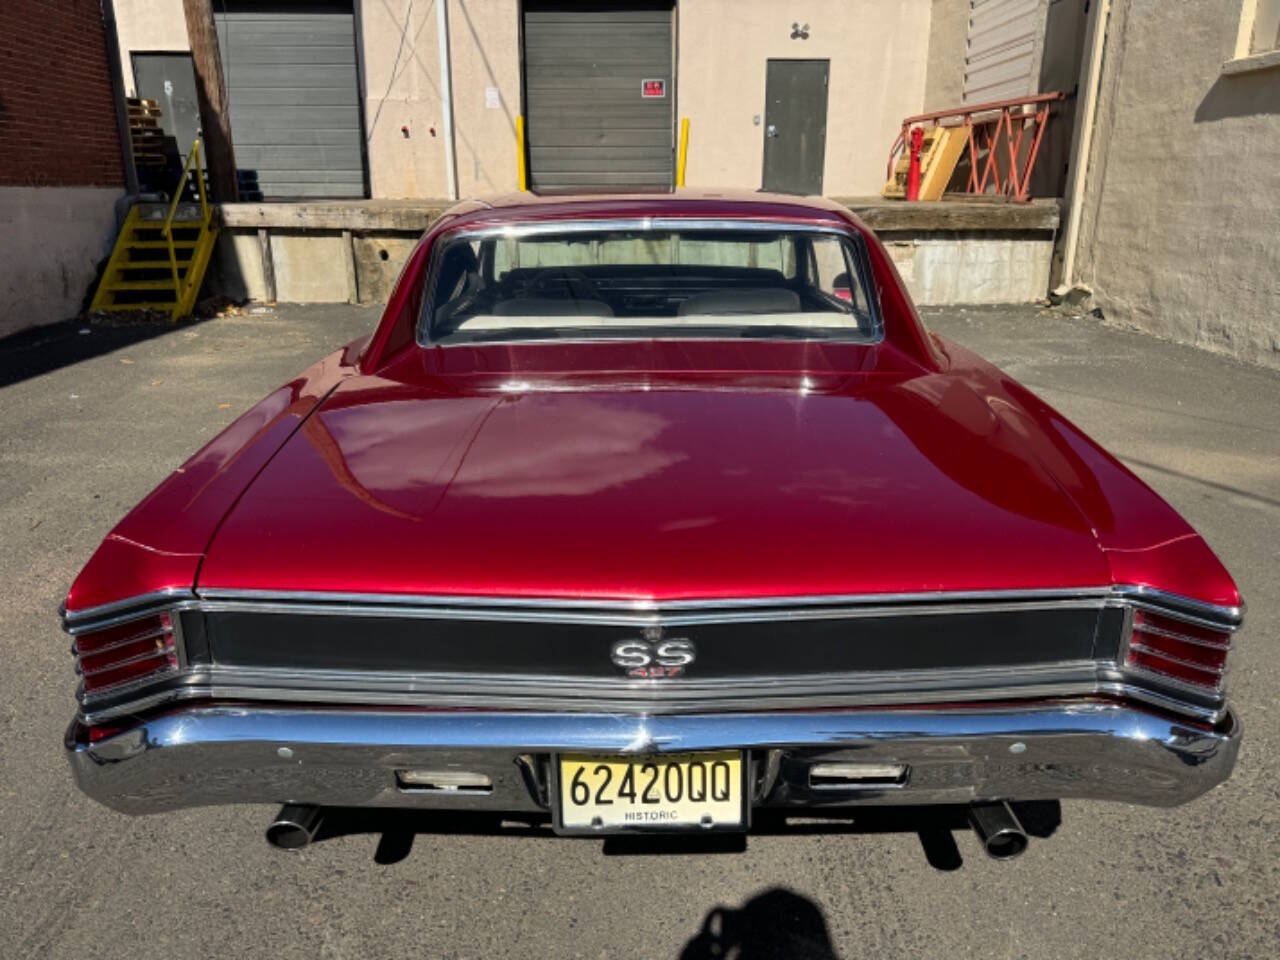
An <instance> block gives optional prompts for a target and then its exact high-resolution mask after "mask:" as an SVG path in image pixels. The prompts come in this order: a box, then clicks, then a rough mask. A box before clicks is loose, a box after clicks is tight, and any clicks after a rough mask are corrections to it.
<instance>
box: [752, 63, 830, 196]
mask: <svg viewBox="0 0 1280 960" xmlns="http://www.w3.org/2000/svg"><path fill="white" fill-rule="evenodd" d="M829 66H830V61H828V60H770V61H769V64H768V70H767V72H766V75H765V108H764V188H765V189H766V190H771V191H774V192H776V193H813V194H820V193H822V168H823V161H824V159H825V156H826V150H827V72H828V68H829Z"/></svg>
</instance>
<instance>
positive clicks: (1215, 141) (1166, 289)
mask: <svg viewBox="0 0 1280 960" xmlns="http://www.w3.org/2000/svg"><path fill="white" fill-rule="evenodd" d="M1239 22H1240V0H1198V2H1196V3H1168V2H1167V0H1115V2H1114V3H1113V5H1112V15H1111V24H1110V28H1109V34H1108V37H1107V47H1106V60H1105V65H1104V71H1103V76H1102V86H1101V88H1100V90H1099V106H1098V120H1097V127H1096V128H1095V133H1094V142H1093V149H1092V156H1091V157H1090V168H1089V174H1088V181H1087V185H1086V190H1085V196H1084V197H1083V203H1084V206H1083V208H1082V219H1081V234H1080V246H1079V250H1078V253H1077V275H1078V277H1079V278H1080V279H1081V280H1083V281H1084V282H1085V283H1087V284H1089V285H1090V286H1091V287H1092V288H1093V290H1094V292H1095V296H1096V299H1097V301H1098V303H1099V305H1100V306H1101V307H1102V308H1103V310H1104V312H1105V313H1106V315H1107V317H1108V318H1109V319H1112V320H1116V321H1119V322H1121V323H1126V324H1131V325H1133V326H1136V327H1139V328H1141V329H1143V330H1147V331H1149V332H1151V333H1155V334H1159V335H1161V336H1165V337H1169V338H1172V339H1174V340H1178V341H1182V342H1185V343H1190V344H1194V345H1196V346H1199V347H1204V348H1207V349H1211V350H1215V351H1217V352H1220V353H1226V354H1230V355H1232V356H1235V357H1238V358H1240V359H1242V360H1248V361H1251V362H1255V363H1261V364H1264V365H1267V366H1270V367H1276V368H1280V68H1276V67H1273V68H1271V69H1268V70H1260V71H1254V72H1248V73H1239V74H1231V75H1225V74H1223V72H1222V65H1223V63H1224V62H1225V61H1227V60H1230V59H1231V58H1232V56H1233V51H1234V49H1235V41H1236V34H1237V30H1238V26H1239Z"/></svg>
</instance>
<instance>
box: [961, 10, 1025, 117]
mask: <svg viewBox="0 0 1280 960" xmlns="http://www.w3.org/2000/svg"><path fill="white" fill-rule="evenodd" d="M972 3H973V7H972V10H971V11H970V14H969V39H968V46H967V48H966V51H965V58H964V97H963V100H964V102H965V103H988V102H990V101H992V100H1009V99H1012V98H1014V97H1025V96H1028V95H1031V94H1034V93H1036V92H1037V88H1038V86H1039V76H1038V72H1039V69H1040V38H1041V37H1042V36H1043V26H1044V7H1043V4H1042V2H1041V0H972Z"/></svg>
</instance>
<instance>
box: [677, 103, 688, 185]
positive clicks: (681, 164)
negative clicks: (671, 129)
mask: <svg viewBox="0 0 1280 960" xmlns="http://www.w3.org/2000/svg"><path fill="white" fill-rule="evenodd" d="M688 164H689V118H688V117H684V118H683V119H682V120H681V121H680V153H679V154H678V156H677V159H676V186H677V187H683V186H684V170H685V167H686V166H688Z"/></svg>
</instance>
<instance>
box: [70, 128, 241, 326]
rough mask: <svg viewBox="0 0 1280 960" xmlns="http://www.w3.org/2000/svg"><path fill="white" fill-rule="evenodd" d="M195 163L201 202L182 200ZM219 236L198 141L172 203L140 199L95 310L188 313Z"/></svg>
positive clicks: (109, 265) (118, 243)
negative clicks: (141, 200)
mask: <svg viewBox="0 0 1280 960" xmlns="http://www.w3.org/2000/svg"><path fill="white" fill-rule="evenodd" d="M193 163H194V164H195V177H196V192H197V194H198V195H199V198H200V202H199V203H195V202H193V201H186V202H184V201H183V200H182V194H183V191H184V190H185V189H186V185H187V180H188V178H189V177H190V176H191V167H192V164H193ZM217 237H218V228H217V226H216V225H215V224H214V222H213V208H212V207H210V206H209V201H208V198H207V197H206V196H205V189H204V170H203V168H202V167H201V164H200V141H199V140H198V139H197V140H196V142H195V143H194V144H192V147H191V154H190V156H189V157H188V158H187V164H186V166H185V167H184V168H183V170H182V179H181V181H179V183H178V186H177V189H175V190H174V192H173V200H172V201H170V203H169V204H168V206H167V207H166V206H165V205H164V204H159V203H137V204H134V206H133V209H132V210H130V211H129V216H128V217H126V218H125V222H124V227H123V228H122V229H121V230H120V236H119V237H118V238H117V239H116V246H115V249H114V250H112V251H111V259H110V260H108V261H107V267H106V270H105V271H104V272H103V274H102V280H101V281H99V283H98V290H97V292H96V293H95V294H94V296H93V303H92V304H91V305H90V307H89V309H90V310H112V311H125V310H157V311H165V312H167V313H168V314H169V318H170V319H171V320H177V319H178V318H180V317H185V316H188V315H189V314H190V313H191V311H192V309H194V307H195V305H196V297H197V296H198V295H199V293H200V284H201V283H202V282H203V281H204V273H205V270H206V269H207V268H208V266H209V260H210V259H211V258H212V256H213V246H214V242H215V241H216V240H217Z"/></svg>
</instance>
